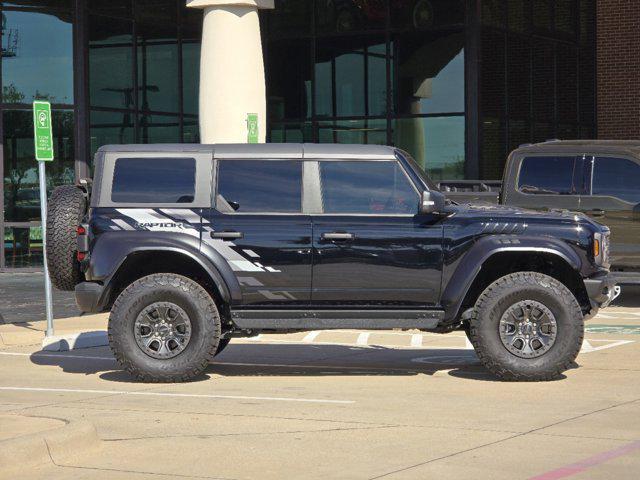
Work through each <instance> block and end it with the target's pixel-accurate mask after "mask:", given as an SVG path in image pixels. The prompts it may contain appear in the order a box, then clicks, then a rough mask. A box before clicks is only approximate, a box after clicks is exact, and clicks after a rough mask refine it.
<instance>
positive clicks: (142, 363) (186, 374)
mask: <svg viewBox="0 0 640 480" xmlns="http://www.w3.org/2000/svg"><path fill="white" fill-rule="evenodd" d="M154 302H171V303H174V304H175V305H177V306H179V307H180V308H181V309H182V310H184V312H186V314H187V315H188V318H189V321H190V322H191V338H190V340H189V342H188V343H187V345H186V347H185V349H184V350H183V351H182V352H180V353H179V354H178V355H176V356H175V357H173V358H166V359H157V358H153V357H151V356H149V355H147V353H145V352H144V351H143V350H142V348H140V346H139V345H138V343H137V342H136V339H135V334H134V326H135V321H136V318H137V317H138V315H139V314H140V312H142V311H143V309H144V308H146V307H147V306H149V305H151V304H153V303H154ZM220 333H221V322H220V315H219V313H218V309H217V308H216V304H215V302H214V301H213V299H212V298H211V295H209V293H208V292H207V291H206V290H205V289H204V288H203V287H202V286H200V285H199V284H198V283H196V282H194V281H193V280H191V279H189V278H187V277H183V276H181V275H175V274H168V273H159V274H153V275H149V276H147V277H143V278H141V279H139V280H136V281H135V282H133V283H132V284H131V285H129V286H128V287H127V288H126V289H125V290H124V291H123V292H122V293H121V294H120V295H119V296H118V298H117V299H116V301H115V303H114V304H113V308H112V310H111V316H110V317H109V345H110V347H111V350H112V351H113V354H114V355H115V357H116V359H117V360H118V362H119V363H120V365H122V367H123V368H124V369H125V370H126V371H127V372H129V373H130V374H131V375H133V376H134V377H136V378H137V379H138V380H141V381H143V382H185V381H190V380H193V379H195V378H197V377H198V376H199V375H200V374H202V372H203V371H204V370H205V369H206V368H207V365H209V363H210V362H211V360H212V359H213V357H214V356H215V355H216V351H217V349H218V344H219V342H220Z"/></svg>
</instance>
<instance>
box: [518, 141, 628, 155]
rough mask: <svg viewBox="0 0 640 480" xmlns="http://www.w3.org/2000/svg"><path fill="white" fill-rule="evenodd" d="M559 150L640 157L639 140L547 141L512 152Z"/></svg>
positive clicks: (521, 147) (523, 146)
mask: <svg viewBox="0 0 640 480" xmlns="http://www.w3.org/2000/svg"><path fill="white" fill-rule="evenodd" d="M549 150H561V151H563V152H569V151H571V152H575V153H585V154H588V153H590V152H594V153H601V152H620V153H627V154H630V155H635V156H640V140H547V141H546V142H540V143H531V144H525V145H520V146H519V147H518V148H517V149H515V150H514V151H518V152H522V151H525V152H541V153H542V152H546V151H549Z"/></svg>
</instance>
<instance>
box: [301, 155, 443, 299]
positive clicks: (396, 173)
mask: <svg viewBox="0 0 640 480" xmlns="http://www.w3.org/2000/svg"><path fill="white" fill-rule="evenodd" d="M318 176H319V180H320V193H321V203H322V207H321V210H322V213H321V214H317V215H314V216H313V249H314V265H313V285H312V287H313V288H312V298H311V301H312V304H314V305H319V306H321V305H322V304H332V305H335V304H336V303H337V304H342V305H344V306H351V307H353V306H358V305H362V306H369V307H373V306H376V307H384V306H388V307H391V306H394V307H396V308H397V307H402V306H405V307H409V306H414V307H415V306H433V305H435V304H436V303H437V301H438V297H439V294H440V281H441V275H442V271H441V266H442V234H443V228H442V225H441V223H440V222H439V219H438V218H437V217H436V216H434V215H418V205H419V203H420V202H419V198H420V195H419V193H418V192H419V188H420V187H418V188H416V186H415V185H414V184H413V183H412V181H411V180H410V179H409V178H408V177H407V175H406V173H405V172H404V170H403V167H402V166H401V165H400V164H399V163H398V162H397V161H394V160H375V161H374V160H354V161H330V160H327V161H322V160H321V161H319V163H318Z"/></svg>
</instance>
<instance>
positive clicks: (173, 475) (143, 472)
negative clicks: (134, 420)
mask: <svg viewBox="0 0 640 480" xmlns="http://www.w3.org/2000/svg"><path fill="white" fill-rule="evenodd" d="M54 465H55V466H56V467H60V468H75V469H80V470H93V471H98V472H118V473H128V474H137V475H154V476H157V477H169V478H200V479H206V480H238V479H235V478H231V477H210V476H208V475H183V474H180V473H161V472H149V471H147V470H125V469H121V468H107V467H87V466H82V465H62V464H55V463H54Z"/></svg>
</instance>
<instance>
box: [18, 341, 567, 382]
mask: <svg viewBox="0 0 640 480" xmlns="http://www.w3.org/2000/svg"><path fill="white" fill-rule="evenodd" d="M30 358H31V361H32V362H33V363H34V364H36V365H46V366H57V367H59V368H60V369H62V371H63V372H64V373H71V374H80V375H86V376H91V375H99V377H100V379H101V380H105V381H108V382H116V383H140V381H139V380H137V379H136V378H135V377H133V376H132V375H130V374H129V373H127V372H126V371H124V370H121V369H120V368H119V367H118V364H117V363H116V362H115V360H114V359H113V358H111V353H110V352H109V351H108V350H107V349H104V348H93V349H86V350H82V353H81V354H77V356H76V354H70V353H69V352H67V354H64V355H62V354H54V353H52V352H35V353H33V354H32V355H31V357H30ZM574 368H577V365H576V366H575V367H574ZM445 372H446V374H447V375H450V376H452V377H456V378H464V379H469V380H477V381H494V382H495V381H499V380H498V379H497V378H496V377H495V376H493V375H492V374H491V373H490V372H488V371H487V370H486V369H485V368H484V367H483V366H482V365H481V364H480V363H479V361H478V359H477V357H476V356H475V353H474V352H473V351H472V350H468V349H457V348H438V349H428V348H427V349H424V348H422V349H407V348H404V349H396V348H386V347H367V348H365V347H354V346H347V345H300V344H280V345H278V344H276V345H274V344H236V345H233V344H231V345H230V346H229V347H228V348H227V349H226V350H225V352H224V353H222V354H220V355H219V356H218V357H216V361H215V362H213V363H212V364H211V365H209V367H208V368H207V369H206V371H205V372H204V373H203V374H202V375H201V376H200V377H198V378H197V379H195V380H193V381H192V382H203V381H206V380H215V377H266V376H268V377H330V376H353V377H371V376H397V377H401V376H415V375H427V376H433V375H435V374H438V373H445ZM562 378H566V377H564V376H563V377H562Z"/></svg>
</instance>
